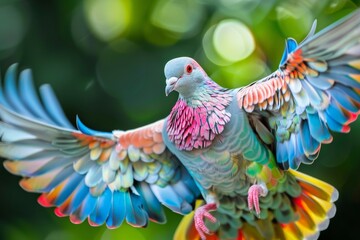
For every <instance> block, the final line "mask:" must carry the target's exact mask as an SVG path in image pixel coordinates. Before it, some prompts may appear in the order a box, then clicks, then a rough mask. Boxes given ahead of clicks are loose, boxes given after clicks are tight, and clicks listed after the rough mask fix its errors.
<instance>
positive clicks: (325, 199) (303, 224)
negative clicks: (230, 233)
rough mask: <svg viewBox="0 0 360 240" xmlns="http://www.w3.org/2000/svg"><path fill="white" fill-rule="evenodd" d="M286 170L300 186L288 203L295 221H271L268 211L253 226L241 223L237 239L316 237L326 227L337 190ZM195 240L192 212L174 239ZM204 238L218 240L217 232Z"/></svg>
mask: <svg viewBox="0 0 360 240" xmlns="http://www.w3.org/2000/svg"><path fill="white" fill-rule="evenodd" d="M289 172H290V173H291V174H292V175H294V176H295V177H296V179H297V181H298V183H299V185H300V186H301V188H302V192H301V194H300V195H299V196H298V197H296V198H292V206H293V208H294V210H295V212H296V214H297V216H298V217H297V220H296V221H293V222H290V223H279V222H275V221H273V217H271V214H269V217H268V218H267V219H258V220H257V221H256V223H257V224H255V226H254V224H252V225H250V224H249V223H244V224H243V226H242V228H241V229H239V231H238V237H237V239H238V240H245V239H246V240H248V239H254V240H255V239H256V240H261V239H317V238H318V237H319V233H320V231H323V230H325V229H326V228H327V227H328V225H329V220H330V218H332V217H333V216H334V215H335V212H336V207H335V205H334V202H335V201H336V200H337V198H338V191H337V190H336V189H335V188H334V187H333V186H331V185H330V184H327V183H325V182H323V181H321V180H319V179H316V178H313V177H311V176H308V175H306V174H304V173H300V172H297V171H294V170H290V171H289ZM280 208H281V205H280ZM269 228H271V229H269ZM199 239H200V236H199V234H198V233H197V231H196V229H195V225H194V221H193V213H192V214H189V215H187V216H185V217H184V218H183V219H182V221H181V222H180V224H179V226H178V228H177V230H176V233H175V235H174V240H199ZM207 239H209V240H218V239H219V240H220V238H219V237H218V234H217V233H214V234H213V235H209V236H208V238H207Z"/></svg>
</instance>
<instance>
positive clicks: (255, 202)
mask: <svg viewBox="0 0 360 240" xmlns="http://www.w3.org/2000/svg"><path fill="white" fill-rule="evenodd" d="M267 193H268V189H267V187H266V185H265V183H260V184H254V185H252V186H251V187H250V188H249V190H248V207H249V210H250V211H251V210H253V208H255V212H256V214H257V215H258V216H259V215H260V203H259V197H260V196H261V197H265V196H266V195H267Z"/></svg>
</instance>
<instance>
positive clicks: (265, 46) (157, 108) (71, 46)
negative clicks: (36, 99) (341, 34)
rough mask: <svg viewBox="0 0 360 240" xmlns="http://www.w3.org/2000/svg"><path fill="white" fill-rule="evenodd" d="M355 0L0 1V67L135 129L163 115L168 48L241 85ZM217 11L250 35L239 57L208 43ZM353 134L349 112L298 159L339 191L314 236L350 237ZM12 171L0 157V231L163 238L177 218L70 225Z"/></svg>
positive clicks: (84, 113) (13, 239)
mask: <svg viewBox="0 0 360 240" xmlns="http://www.w3.org/2000/svg"><path fill="white" fill-rule="evenodd" d="M358 7H359V2H357V1H349V0H322V1H317V0H303V1H299V0H297V1H295V0H287V1H286V0H284V1H280V0H265V1H260V0H220V1H215V0H178V1H176V0H172V1H165V0H151V1H143V0H133V1H131V0H80V1H74V0H58V1H55V0H48V1H35V0H34V1H30V0H27V1H26V0H0V67H1V69H2V73H3V72H4V71H5V69H6V68H7V67H8V66H9V65H10V64H12V63H14V62H19V64H20V69H23V68H28V67H30V68H32V70H33V75H34V78H35V82H36V85H41V84H42V83H50V84H51V85H52V87H53V88H54V90H55V92H56V94H57V96H58V98H59V100H60V102H61V103H62V105H63V107H64V110H65V112H66V113H67V116H68V117H69V118H70V119H72V120H73V119H74V118H75V115H76V114H78V115H79V116H80V117H81V119H82V120H83V122H85V123H86V124H87V125H88V126H90V127H92V128H95V129H100V130H108V131H110V130H112V129H129V128H135V127H139V126H142V125H144V124H146V123H150V122H152V121H155V120H158V119H160V118H163V117H165V116H166V115H167V114H168V113H169V111H170V110H171V107H172V105H173V104H174V102H175V101H176V96H175V94H172V95H171V96H170V97H168V98H166V97H165V95H164V86H165V84H164V80H165V79H164V76H163V67H164V64H165V63H166V62H167V61H168V60H169V59H171V58H174V57H179V56H191V57H194V58H195V59H197V60H198V62H199V63H200V64H201V65H202V66H203V67H204V68H205V70H206V71H207V72H208V73H209V75H210V76H211V77H212V78H213V79H214V80H216V81H217V82H218V83H220V84H221V85H223V86H225V87H238V86H241V85H246V84H248V83H249V82H251V81H253V80H256V79H259V78H261V77H263V76H266V75H267V74H269V73H270V72H271V71H273V70H275V69H276V67H277V66H278V63H279V61H280V58H281V54H282V51H283V47H284V39H285V38H286V37H288V36H292V37H294V38H295V39H297V40H298V41H301V40H302V39H303V38H304V37H305V36H306V34H307V31H308V30H309V28H310V25H311V23H312V21H313V20H314V19H315V18H316V19H318V29H322V28H324V27H326V26H327V25H329V24H331V23H332V22H334V21H335V20H337V19H339V18H341V17H342V16H345V15H346V14H348V13H350V12H352V11H354V10H355V9H357V8H358ZM228 19H231V20H233V21H236V22H241V23H243V24H245V26H247V28H248V30H249V31H250V33H251V35H252V36H253V39H254V44H255V49H253V51H252V52H251V54H250V55H249V56H247V57H246V58H245V59H242V60H236V61H227V60H226V59H225V60H224V59H223V57H221V56H219V53H218V52H217V53H216V51H215V53H214V52H212V53H211V51H210V50H211V48H212V41H211V31H210V30H209V29H211V28H212V26H217V25H216V24H218V23H220V22H221V21H222V20H228ZM206 33H209V34H210V35H209V36H210V38H206V37H205V35H206ZM209 39H210V40H209ZM240 43H241V39H239V44H240ZM209 49H210V50H209ZM220 55H221V54H220ZM359 136H360V126H359V123H358V122H356V123H355V124H353V125H352V132H351V133H350V134H348V135H340V134H334V142H333V143H332V144H331V145H326V146H323V150H322V153H321V154H320V157H319V159H318V160H317V161H316V162H315V163H314V164H313V165H311V166H302V167H301V168H300V170H302V171H304V172H307V173H310V174H311V175H313V176H315V177H318V178H320V179H323V180H325V181H327V182H329V183H331V184H332V185H334V186H335V187H336V188H337V189H338V190H339V191H340V198H339V200H338V202H337V209H338V210H337V215H336V216H335V218H334V219H333V220H332V221H331V223H330V226H329V229H328V230H326V231H325V232H323V233H322V234H321V235H320V239H338V238H341V237H342V238H344V239H356V238H357V237H356V236H358V230H357V228H358V223H359V216H360V214H359V213H360V207H359V206H360V177H359V173H360V157H359V156H360V142H359V140H358V139H359ZM18 180H19V177H16V176H12V175H10V174H9V173H7V172H6V171H5V170H4V168H2V167H1V168H0V190H1V195H0V196H1V197H0V239H6V240H17V239H26V240H27V239H28V240H35V239H46V240H56V239H70V240H71V239H104V240H105V239H171V237H172V234H173V233H174V230H175V228H176V226H177V224H178V222H179V221H180V219H181V216H177V215H176V214H174V213H172V212H170V211H167V213H168V215H167V216H168V224H166V225H156V224H153V223H150V224H149V226H148V228H146V229H136V228H132V227H130V226H128V225H127V224H123V226H122V227H121V228H119V229H116V230H107V229H106V227H104V226H103V227H98V228H93V227H90V226H88V224H87V223H83V224H81V225H73V224H71V223H70V222H69V220H68V219H67V218H57V217H56V216H55V215H54V214H53V212H52V211H53V209H44V208H42V207H40V205H38V204H37V203H36V198H37V195H36V194H30V193H26V192H24V191H23V190H22V189H21V188H20V187H19V186H18V184H17V182H18Z"/></svg>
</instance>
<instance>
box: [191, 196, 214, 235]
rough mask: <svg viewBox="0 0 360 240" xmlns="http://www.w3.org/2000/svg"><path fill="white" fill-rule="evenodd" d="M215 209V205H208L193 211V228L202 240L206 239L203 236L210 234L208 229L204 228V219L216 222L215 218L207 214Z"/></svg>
mask: <svg viewBox="0 0 360 240" xmlns="http://www.w3.org/2000/svg"><path fill="white" fill-rule="evenodd" d="M216 209H217V207H216V204H215V203H208V204H205V205H204V206H201V207H199V208H197V209H196V210H195V216H194V221H195V228H196V230H197V231H198V233H199V235H200V237H201V239H202V240H205V239H206V235H205V234H210V231H209V229H208V228H207V227H206V226H205V223H204V218H207V219H209V220H210V222H213V223H214V222H216V218H215V217H214V216H213V215H211V214H210V213H209V212H210V211H214V210H216Z"/></svg>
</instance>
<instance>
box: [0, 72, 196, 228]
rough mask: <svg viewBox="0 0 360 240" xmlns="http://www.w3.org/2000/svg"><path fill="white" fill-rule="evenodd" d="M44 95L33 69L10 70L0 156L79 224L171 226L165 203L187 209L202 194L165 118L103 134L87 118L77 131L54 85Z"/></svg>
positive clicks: (2, 103)
mask: <svg viewBox="0 0 360 240" xmlns="http://www.w3.org/2000/svg"><path fill="white" fill-rule="evenodd" d="M40 94H41V98H42V101H40V100H39V98H38V97H37V95H36V92H35V91H34V87H33V84H32V78H31V72H30V70H24V71H22V72H21V74H20V80H19V87H18V88H17V87H16V65H13V66H11V67H10V68H9V70H8V71H7V73H6V76H5V84H4V88H0V116H1V121H0V135H1V142H0V156H1V157H3V158H6V159H8V160H6V161H5V162H4V166H5V168H6V169H7V170H8V171H9V172H11V173H13V174H16V175H20V176H22V177H23V179H22V180H21V181H20V185H21V186H22V187H23V188H24V189H25V190H27V191H30V192H38V193H41V195H40V197H39V199H38V202H39V203H40V204H41V205H43V206H45V207H50V206H55V207H56V208H55V214H56V215H58V216H70V220H71V221H72V222H73V223H81V222H83V221H84V220H85V219H86V218H88V221H89V223H90V224H91V225H96V226H97V225H102V224H106V225H107V226H108V227H109V228H115V227H118V226H120V225H121V224H122V222H123V221H124V220H126V221H127V222H128V223H129V224H131V225H133V226H139V227H143V226H146V225H147V223H148V220H149V219H150V220H151V221H154V222H159V223H164V222H165V221H166V217H165V215H164V211H163V209H162V205H165V206H166V207H168V208H170V209H171V210H173V211H175V212H177V213H180V214H187V213H189V212H191V211H192V209H193V203H194V200H195V198H196V197H197V196H199V191H198V189H197V187H196V185H195V184H194V181H193V180H192V178H191V177H190V175H189V174H188V172H187V171H186V170H185V169H184V167H183V166H182V165H181V164H180V163H179V161H178V159H177V158H176V157H175V156H174V155H173V154H172V153H171V152H170V151H169V150H168V149H167V148H166V147H165V145H164V143H163V140H162V134H161V132H162V128H163V123H164V120H160V121H158V122H155V123H153V124H150V125H148V126H145V127H142V128H138V129H134V130H131V131H114V132H112V133H111V132H109V133H106V132H99V131H94V130H91V129H89V128H87V127H85V126H84V125H83V124H82V123H81V122H80V120H79V119H77V124H78V128H79V130H80V131H79V130H76V129H75V128H74V127H73V126H72V125H71V123H70V122H69V121H68V120H67V118H66V117H65V115H64V113H63V111H62V109H61V107H60V105H59V103H58V101H57V99H56V97H55V95H54V93H53V92H52V90H51V88H50V86H49V85H43V86H42V87H41V88H40Z"/></svg>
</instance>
